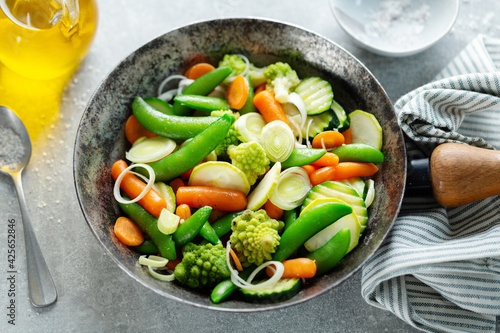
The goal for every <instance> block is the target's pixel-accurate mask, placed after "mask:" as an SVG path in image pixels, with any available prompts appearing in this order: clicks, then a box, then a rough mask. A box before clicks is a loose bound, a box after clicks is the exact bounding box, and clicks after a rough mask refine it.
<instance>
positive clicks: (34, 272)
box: [11, 171, 57, 307]
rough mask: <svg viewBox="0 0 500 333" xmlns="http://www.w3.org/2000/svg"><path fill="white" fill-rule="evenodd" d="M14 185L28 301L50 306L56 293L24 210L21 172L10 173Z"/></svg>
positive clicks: (36, 304)
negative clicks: (24, 258)
mask: <svg viewBox="0 0 500 333" xmlns="http://www.w3.org/2000/svg"><path fill="white" fill-rule="evenodd" d="M11 175H12V178H13V180H14V185H15V187H16V191H17V197H18V199H19V205H20V206H21V215H22V217H23V229H24V241H25V246H26V262H27V267H28V284H29V293H30V300H31V303H32V304H33V306H35V307H44V306H48V305H51V304H52V303H54V302H55V301H56V300H57V291H56V287H55V285H54V281H53V280H52V276H51V275H50V272H49V268H48V267H47V264H46V263H45V259H44V257H43V254H42V251H41V249H40V246H39V245H38V241H37V240H36V236H35V231H34V230H33V226H32V225H31V220H30V217H29V214H28V210H27V208H26V200H25V198H24V191H23V186H22V181H21V171H19V172H15V173H12V174H11Z"/></svg>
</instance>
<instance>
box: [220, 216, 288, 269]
mask: <svg viewBox="0 0 500 333" xmlns="http://www.w3.org/2000/svg"><path fill="white" fill-rule="evenodd" d="M283 227H284V223H283V222H281V221H278V220H275V219H272V218H270V217H269V216H268V215H267V213H266V211H265V210H264V209H260V210H258V211H251V210H246V211H245V212H243V214H241V215H239V216H237V217H235V218H234V219H233V221H232V222H231V230H232V234H231V238H230V239H229V240H230V241H231V247H232V248H233V250H234V251H235V252H236V254H237V255H238V259H240V262H241V265H242V266H243V267H248V266H250V265H251V264H255V265H257V266H258V265H260V264H262V263H263V262H264V261H267V260H272V254H273V253H274V252H275V251H276V248H277V247H278V245H279V243H280V236H279V233H278V232H279V231H280V230H281V229H282V228H283Z"/></svg>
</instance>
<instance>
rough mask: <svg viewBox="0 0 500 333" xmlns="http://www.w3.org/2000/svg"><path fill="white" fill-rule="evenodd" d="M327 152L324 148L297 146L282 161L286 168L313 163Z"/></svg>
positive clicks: (282, 165) (283, 166)
mask: <svg viewBox="0 0 500 333" xmlns="http://www.w3.org/2000/svg"><path fill="white" fill-rule="evenodd" d="M325 153H326V150H324V149H316V148H295V149H294V150H292V154H291V155H290V156H289V157H288V158H287V159H286V160H285V161H283V162H281V167H282V168H283V169H284V168H290V167H294V166H303V165H307V164H311V163H312V162H315V161H317V160H319V159H320V158H321V157H322V156H323V155H325Z"/></svg>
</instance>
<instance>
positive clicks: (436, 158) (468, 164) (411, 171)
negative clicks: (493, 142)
mask: <svg viewBox="0 0 500 333" xmlns="http://www.w3.org/2000/svg"><path fill="white" fill-rule="evenodd" d="M408 165H409V167H408V175H407V180H406V185H407V191H412V192H413V191H416V190H423V191H426V192H428V191H432V193H433V195H434V198H435V199H436V201H437V202H438V203H439V204H441V205H442V206H445V207H458V206H463V205H466V204H469V203H472V202H474V201H477V200H481V199H484V198H487V197H490V196H493V195H498V194H500V151H496V150H490V149H484V148H478V147H473V146H469V145H466V144H461V143H443V144H441V145H439V146H437V147H436V149H434V151H433V152H432V154H431V157H430V160H429V159H420V160H412V161H410V162H409V163H408Z"/></svg>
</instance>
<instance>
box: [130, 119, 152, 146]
mask: <svg viewBox="0 0 500 333" xmlns="http://www.w3.org/2000/svg"><path fill="white" fill-rule="evenodd" d="M143 136H145V137H147V138H152V137H154V136H156V134H154V133H151V132H150V131H148V130H147V129H145V128H144V127H143V126H142V125H141V124H140V123H139V122H138V121H137V119H136V118H135V116H134V115H131V116H130V117H128V119H127V122H126V123H125V137H126V138H127V140H128V142H130V143H132V144H133V143H134V142H135V141H136V140H137V139H139V138H140V137H143Z"/></svg>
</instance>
